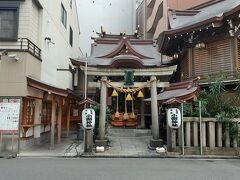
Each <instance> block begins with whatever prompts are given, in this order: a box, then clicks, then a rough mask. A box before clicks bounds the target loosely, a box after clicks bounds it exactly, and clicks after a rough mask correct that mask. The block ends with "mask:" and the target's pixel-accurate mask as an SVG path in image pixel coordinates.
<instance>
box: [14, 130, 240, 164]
mask: <svg viewBox="0 0 240 180" xmlns="http://www.w3.org/2000/svg"><path fill="white" fill-rule="evenodd" d="M108 138H109V141H110V144H109V148H108V149H106V150H105V151H104V152H96V151H95V149H93V152H92V153H84V152H83V147H84V145H83V141H78V140H76V135H75V134H73V135H72V136H70V137H68V138H62V142H61V143H60V144H55V146H54V148H53V149H51V148H50V147H51V146H50V143H46V144H43V145H39V146H34V147H32V148H30V149H27V150H24V151H22V152H20V154H18V157H59V158H191V159H239V158H240V157H239V156H212V155H204V156H200V155H181V154H180V153H169V152H166V153H161V154H159V153H157V152H156V151H152V150H149V149H148V144H149V141H150V138H151V136H148V135H147V136H140V137H137V136H128V135H127V136H116V135H111V134H109V135H108Z"/></svg>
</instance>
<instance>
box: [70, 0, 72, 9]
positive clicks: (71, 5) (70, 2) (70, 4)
mask: <svg viewBox="0 0 240 180" xmlns="http://www.w3.org/2000/svg"><path fill="white" fill-rule="evenodd" d="M70 8H71V9H72V0H70Z"/></svg>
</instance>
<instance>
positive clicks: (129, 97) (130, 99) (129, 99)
mask: <svg viewBox="0 0 240 180" xmlns="http://www.w3.org/2000/svg"><path fill="white" fill-rule="evenodd" d="M132 100H133V99H132V96H131V95H130V94H129V93H128V95H127V97H126V101H132Z"/></svg>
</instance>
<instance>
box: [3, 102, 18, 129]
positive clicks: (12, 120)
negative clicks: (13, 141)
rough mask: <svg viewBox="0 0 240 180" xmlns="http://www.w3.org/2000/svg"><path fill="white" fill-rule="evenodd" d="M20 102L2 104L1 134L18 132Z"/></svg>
mask: <svg viewBox="0 0 240 180" xmlns="http://www.w3.org/2000/svg"><path fill="white" fill-rule="evenodd" d="M19 116H20V102H12V103H11V102H9V103H5V102H2V103H0V132H18V127H19Z"/></svg>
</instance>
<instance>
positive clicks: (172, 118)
mask: <svg viewBox="0 0 240 180" xmlns="http://www.w3.org/2000/svg"><path fill="white" fill-rule="evenodd" d="M167 121H168V125H169V127H170V128H173V129H177V128H179V127H180V126H181V122H182V121H181V111H180V110H179V109H178V108H170V109H168V111H167Z"/></svg>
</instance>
